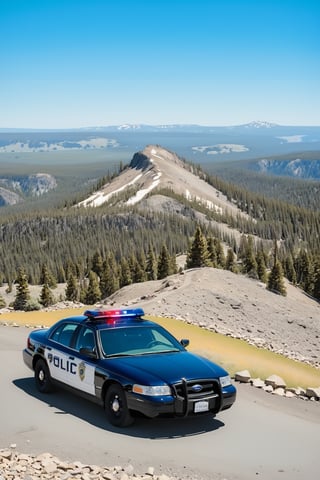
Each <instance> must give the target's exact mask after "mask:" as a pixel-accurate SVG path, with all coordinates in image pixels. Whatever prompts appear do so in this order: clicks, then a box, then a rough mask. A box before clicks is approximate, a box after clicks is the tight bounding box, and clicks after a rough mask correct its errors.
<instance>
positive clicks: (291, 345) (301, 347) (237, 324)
mask: <svg viewBox="0 0 320 480" xmlns="http://www.w3.org/2000/svg"><path fill="white" fill-rule="evenodd" d="M108 304H109V305H110V304H112V305H115V306H117V307H119V306H132V305H137V306H141V307H143V308H144V310H145V312H146V314H149V315H158V316H168V317H173V318H179V319H183V320H185V321H187V322H190V323H194V324H196V325H201V326H204V327H207V328H209V329H212V330H214V331H217V332H219V333H224V334H228V335H232V336H235V337H238V338H244V339H246V340H249V341H252V343H253V344H255V345H260V346H263V347H267V348H269V349H271V350H273V351H276V352H279V353H282V354H285V355H286V356H288V357H290V358H294V359H298V360H303V361H307V362H310V363H311V364H313V365H320V341H319V338H320V320H319V319H320V305H319V303H318V302H315V301H314V300H312V299H311V298H309V297H307V296H306V295H305V294H304V293H303V292H302V291H301V290H299V289H298V288H296V287H293V286H292V285H287V296H286V297H282V296H280V295H276V294H274V293H271V292H269V291H268V290H266V288H265V285H264V284H262V283H260V282H257V281H255V280H251V279H249V278H247V277H245V276H242V275H236V274H233V273H232V272H229V271H224V270H219V269H214V268H202V269H193V270H188V271H185V272H184V273H183V274H177V275H173V276H171V277H168V278H167V279H165V280H163V281H161V280H157V281H153V282H146V283H143V284H135V285H130V286H127V287H124V288H123V289H121V290H120V291H118V292H116V293H115V294H114V295H112V296H111V297H109V298H108Z"/></svg>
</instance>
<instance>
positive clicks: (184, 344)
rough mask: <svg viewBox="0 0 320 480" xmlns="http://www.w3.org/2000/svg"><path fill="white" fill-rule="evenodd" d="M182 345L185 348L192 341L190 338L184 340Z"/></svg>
mask: <svg viewBox="0 0 320 480" xmlns="http://www.w3.org/2000/svg"><path fill="white" fill-rule="evenodd" d="M180 343H181V345H182V346H183V347H187V346H188V345H189V343H190V340H189V339H188V338H183V339H182V340H180Z"/></svg>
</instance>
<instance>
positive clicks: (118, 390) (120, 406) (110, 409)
mask: <svg viewBox="0 0 320 480" xmlns="http://www.w3.org/2000/svg"><path fill="white" fill-rule="evenodd" d="M105 410H106V415H107V418H108V420H109V422H110V423H111V424H112V425H115V426H116V427H128V426H129V425H131V424H132V422H133V417H132V415H131V413H130V410H129V409H128V406H127V400H126V396H125V393H124V391H123V389H122V387H121V386H120V385H116V384H114V385H111V386H110V387H109V388H108V390H107V393H106V397H105Z"/></svg>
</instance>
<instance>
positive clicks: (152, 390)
mask: <svg viewBox="0 0 320 480" xmlns="http://www.w3.org/2000/svg"><path fill="white" fill-rule="evenodd" d="M132 391H133V392H134V393H139V394H140V395H149V396H150V397H157V396H161V395H171V390H170V387H169V385H155V386H149V385H138V384H136V383H135V384H134V385H133V387H132Z"/></svg>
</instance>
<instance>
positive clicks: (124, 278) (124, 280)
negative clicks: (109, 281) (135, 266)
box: [119, 257, 132, 288]
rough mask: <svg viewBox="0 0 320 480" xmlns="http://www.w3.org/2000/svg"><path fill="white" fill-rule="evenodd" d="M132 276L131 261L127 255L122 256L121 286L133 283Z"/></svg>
mask: <svg viewBox="0 0 320 480" xmlns="http://www.w3.org/2000/svg"><path fill="white" fill-rule="evenodd" d="M131 283H132V278H131V272H130V267H129V263H128V262H127V260H126V258H125V257H122V258H121V262H120V275H119V286H120V288H122V287H125V286H126V285H131Z"/></svg>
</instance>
